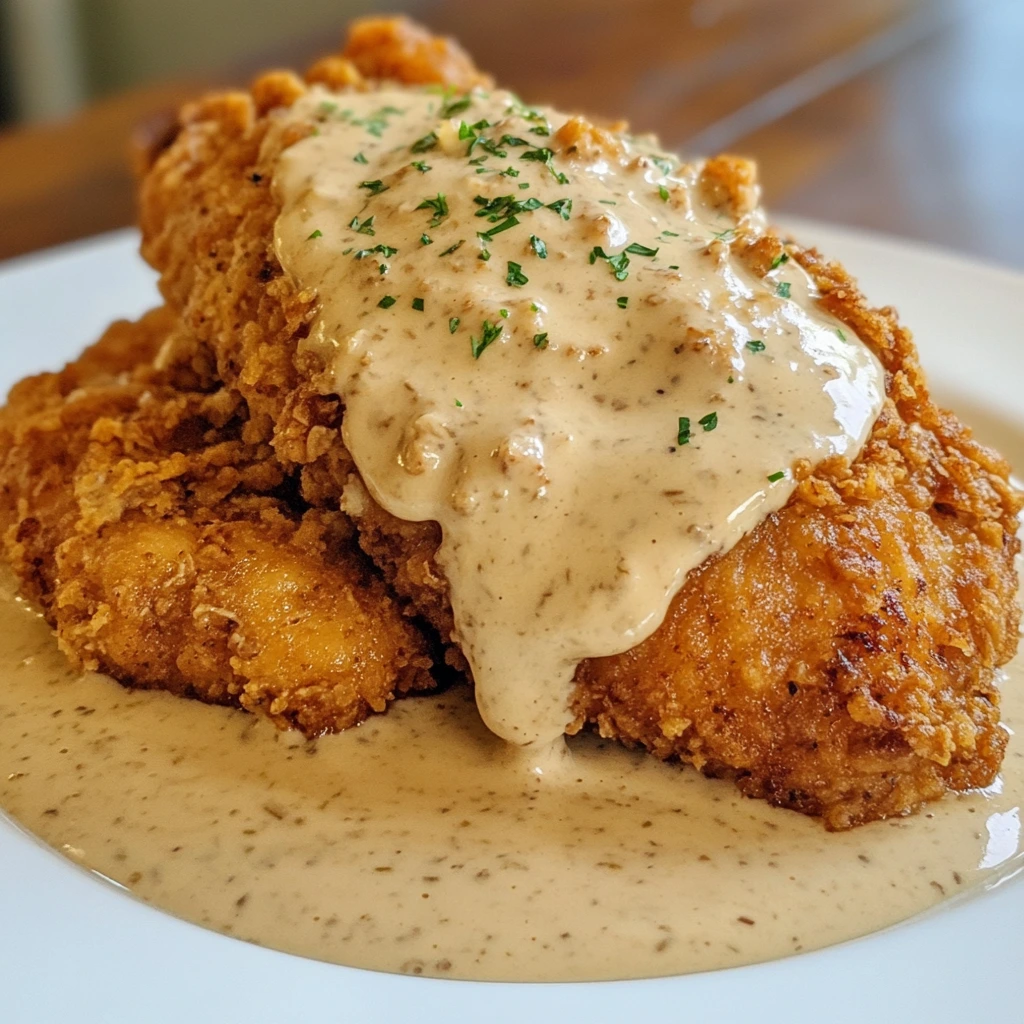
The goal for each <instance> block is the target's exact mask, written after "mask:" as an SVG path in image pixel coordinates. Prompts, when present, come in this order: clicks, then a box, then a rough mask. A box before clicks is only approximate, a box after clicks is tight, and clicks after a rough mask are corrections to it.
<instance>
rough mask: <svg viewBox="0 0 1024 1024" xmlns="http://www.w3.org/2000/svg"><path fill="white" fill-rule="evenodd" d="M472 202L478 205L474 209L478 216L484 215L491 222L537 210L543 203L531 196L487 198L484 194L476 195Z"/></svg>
mask: <svg viewBox="0 0 1024 1024" xmlns="http://www.w3.org/2000/svg"><path fill="white" fill-rule="evenodd" d="M473 202H474V203H476V204H477V206H479V207H480V209H479V210H477V211H476V215H477V216H478V217H486V218H487V219H488V220H489V221H490V222H491V223H492V224H494V223H495V222H497V221H499V220H501V219H502V218H503V217H511V216H513V215H515V214H517V213H529V212H530V211H531V210H537V209H539V208H540V207H541V206H543V205H544V204H543V203H542V202H541V201H540V200H539V199H535V198H533V197H531V198H529V199H516V197H515V196H496V197H495V198H494V199H488V198H487V197H486V196H476V197H474V199H473Z"/></svg>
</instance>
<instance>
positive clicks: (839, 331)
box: [836, 327, 846, 341]
mask: <svg viewBox="0 0 1024 1024" xmlns="http://www.w3.org/2000/svg"><path fill="white" fill-rule="evenodd" d="M836 334H837V335H839V340H840V341H846V335H845V334H844V333H843V329H842V327H837V328H836Z"/></svg>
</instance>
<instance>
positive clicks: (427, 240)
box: [420, 231, 434, 245]
mask: <svg viewBox="0 0 1024 1024" xmlns="http://www.w3.org/2000/svg"><path fill="white" fill-rule="evenodd" d="M433 244H434V240H433V239H432V238H431V237H430V235H428V234H427V233H426V231H424V232H423V234H422V235H420V245H433Z"/></svg>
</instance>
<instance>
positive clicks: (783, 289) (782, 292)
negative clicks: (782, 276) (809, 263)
mask: <svg viewBox="0 0 1024 1024" xmlns="http://www.w3.org/2000/svg"><path fill="white" fill-rule="evenodd" d="M790 288H792V285H791V284H790V283H789V282H788V281H780V282H779V287H778V288H776V289H775V294H776V295H778V297H779V298H780V299H788V298H789V290H790Z"/></svg>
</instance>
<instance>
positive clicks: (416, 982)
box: [0, 222, 1024, 1024]
mask: <svg viewBox="0 0 1024 1024" xmlns="http://www.w3.org/2000/svg"><path fill="white" fill-rule="evenodd" d="M788 226H789V227H791V228H792V229H793V233H794V234H795V235H796V236H797V237H799V238H800V239H801V240H802V241H805V242H811V243H815V244H818V245H819V246H820V247H821V249H822V250H823V251H824V252H826V253H828V254H829V255H831V256H835V257H836V258H839V259H841V260H843V261H844V262H845V263H846V265H847V267H848V268H849V269H850V270H851V271H852V272H853V273H854V274H855V275H856V276H857V277H859V279H860V281H861V284H862V287H863V288H864V290H865V292H866V293H867V295H868V296H869V298H870V299H871V300H872V301H873V302H876V303H886V302H892V303H894V304H896V305H897V306H898V308H899V310H900V312H901V314H902V315H903V318H904V320H905V322H906V323H908V324H910V325H911V326H912V327H913V328H914V330H915V333H916V336H917V339H918V343H919V345H920V347H921V350H922V355H923V358H924V362H925V366H926V367H927V368H928V370H929V371H930V375H931V378H932V381H933V383H934V385H935V389H936V391H937V393H939V394H940V395H941V396H942V398H943V400H944V401H945V402H947V403H949V404H951V405H953V406H954V407H957V408H961V409H962V410H963V411H964V413H965V418H967V419H968V420H969V421H970V422H972V423H974V424H975V425H976V427H977V430H978V433H979V435H980V436H982V438H985V437H986V436H988V437H990V438H992V439H993V440H999V442H1000V444H1001V445H1002V446H1003V448H1004V450H1005V453H1006V454H1007V455H1008V456H1009V457H1011V459H1013V460H1014V461H1015V464H1016V465H1017V466H1018V467H1024V402H1022V394H1024V388H1022V385H1024V276H1022V275H1020V274H1017V273H1014V272H1011V271H1006V270H1001V269H998V268H993V267H986V266H983V265H980V264H977V263H973V262H968V261H965V260H963V259H961V258H959V257H957V256H954V255H951V254H946V253H941V252H936V251H933V250H929V249H925V248H922V247H919V246H914V245H909V244H907V243H903V242H898V241H895V240H891V239H885V238H880V237H878V236H871V235H865V234H860V233H857V232H852V231H848V230H845V229H843V230H840V229H838V228H832V227H826V226H824V225H821V224H817V223H810V222H807V223H796V222H790V223H789V225H788ZM135 246H136V236H135V234H134V232H118V233H115V234H112V235H108V236H105V237H103V238H100V239H96V240H94V241H89V242H86V243H79V244H76V245H74V246H69V247H65V248H63V249H59V250H55V251H51V252H47V253H42V254H39V255H35V256H31V257H28V258H25V259H21V260H18V261H13V262H11V263H8V264H7V265H5V266H3V267H0V388H2V389H3V390H6V388H7V387H8V386H9V385H10V384H11V383H12V382H13V381H14V380H15V379H17V378H18V377H20V376H22V375H24V374H25V373H28V372H31V371H33V370H39V369H44V368H55V367H57V366H58V365H59V364H60V363H61V362H62V361H63V360H65V359H67V358H70V357H72V356H73V355H74V354H75V353H77V352H78V351H79V350H80V348H81V347H82V346H83V345H84V344H86V343H87V342H89V341H91V340H93V339H94V338H95V337H96V336H97V335H98V334H99V332H100V330H101V329H102V327H103V326H104V325H105V324H106V323H107V322H108V321H109V320H110V319H113V318H115V317H118V316H135V315H138V314H139V313H140V312H142V311H143V310H144V309H145V308H147V307H148V306H149V305H151V304H152V303H153V302H155V301H156V290H155V287H154V285H153V275H152V274H151V273H150V272H149V271H148V270H147V269H146V268H145V267H144V266H143V265H142V263H141V261H140V260H139V259H138V257H137V256H136V255H135ZM1022 963H1024V882H1022V881H1021V880H1020V879H1018V880H1016V881H1012V882H1007V883H1005V884H1003V885H1002V886H1000V887H999V888H997V889H996V890H995V891H993V892H990V893H987V894H985V895H982V896H978V897H975V898H967V899H964V900H962V901H960V902H959V903H957V904H956V905H953V906H949V905H946V906H944V907H942V908H939V909H938V910H936V911H933V912H931V913H929V914H927V915H925V916H923V917H921V918H918V919H916V920H914V921H911V922H909V923H906V924H903V925H900V926H898V927H896V928H892V929H889V930H888V931H886V932H884V933H881V934H878V935H874V936H870V937H868V938H865V939H859V940H857V941H854V942H849V943H845V944H843V945H841V946H837V947H834V948H832V949H827V950H823V951H820V952H816V953H810V954H805V955H802V956H798V957H792V958H790V959H787V960H783V961H778V962H775V963H769V964H761V965H758V966H754V967H745V968H740V969H736V970H729V971H720V972H715V973H710V974H701V975H690V976H687V977H682V978H667V979H661V980H655V981H638V982H607V983H601V984H586V985H496V984H482V983H470V982H452V981H435V980H429V979H422V978H409V977H398V976H393V975H385V974H375V973H370V972H365V971H356V970H352V969H349V968H342V967H334V966H331V965H328V964H321V963H316V962H314V961H310V960H303V959H300V958H297V957H291V956H286V955H284V954H281V953H276V952H273V951H270V950H265V949H261V948H258V947H255V946H251V945H247V944H245V943H242V942H238V941H236V940H234V939H229V938H225V937H223V936H220V935H216V934H214V933H212V932H208V931H205V930H203V929H201V928H197V927H195V926H193V925H190V924H186V923H184V922H182V921H179V920H176V919H174V918H171V917H169V916H167V915H165V914H162V913H160V912H159V911H156V910H153V909H151V908H149V907H147V906H144V905H143V904H141V903H139V902H137V901H135V900H133V899H131V898H130V897H128V896H126V895H125V894H124V893H123V892H121V891H119V890H118V887H116V886H112V885H110V884H109V883H106V882H104V881H102V880H98V879H96V878H94V877H91V876H90V875H89V874H88V873H86V872H85V871H83V870H81V869H80V868H78V867H75V866H73V865H72V864H71V863H70V862H67V861H65V860H64V859H63V858H61V857H60V856H59V855H57V854H55V853H53V852H51V851H50V850H49V849H47V848H46V847H44V846H42V845H41V844H39V843H37V842H36V841H35V840H34V839H33V838H31V837H30V836H26V835H25V834H23V833H22V832H20V831H19V830H18V829H17V828H16V827H15V826H13V825H12V824H10V823H9V822H7V821H6V820H4V819H0V1022H3V1024H37V1022H38V1024H43V1022H46V1024H51V1022H53V1024H56V1022H62V1021H67V1022H69V1024H100V1022H103V1024H122V1022H124V1024H129V1022H130V1024H135V1022H146V1024H172V1022H173V1024H180V1022H188V1024H205V1022H218V1024H233V1022H236V1021H237V1022H243V1021H244V1022H246V1024H263V1022H267V1024H270V1022H273V1024H284V1022H289V1021H302V1022H303V1024H319V1022H335V1021H337V1022H341V1021H344V1022H357V1024H362V1022H375V1021H399V1020H402V1021H414V1022H416V1024H440V1022H444V1024H451V1022H461V1021H472V1022H474V1024H476V1022H478V1021H486V1022H487V1024H502V1022H506V1021H508V1022H512V1021H516V1022H524V1021H525V1022H533V1021H548V1020H576V1019H578V1020H586V1021H603V1020H621V1019H623V1018H626V1019H630V1018H633V1019H636V1018H639V1017H641V1016H642V1017H648V1018H665V1019H667V1020H671V1021H696V1022H701V1024H703V1022H709V1024H712V1022H713V1024H730V1022H733V1021H735V1022H743V1024H803V1022H812V1021H814V1022H817V1021H822V1022H830V1024H845V1022H850V1024H853V1022H856V1024H863V1022H864V1020H865V1019H868V1020H873V1021H910V1022H916V1021H922V1022H924V1021H927V1022H928V1024H943V1022H950V1024H952V1022H954V1021H955V1022H957V1024H962V1022H975V1021H998V1022H1011V1024H1020V1022H1024V991H1022V986H1021V983H1020V972H1021V964H1022Z"/></svg>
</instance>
